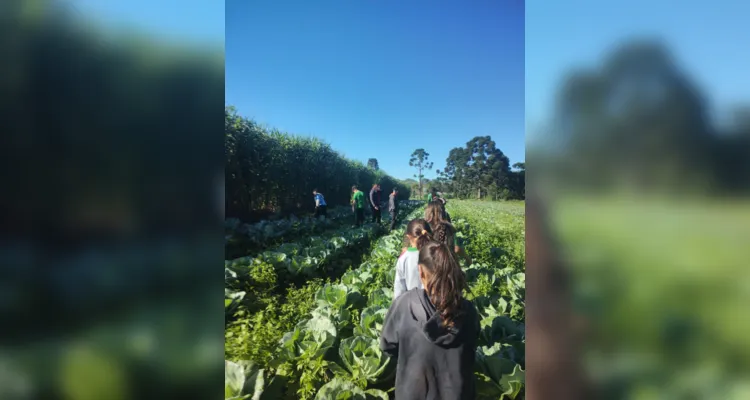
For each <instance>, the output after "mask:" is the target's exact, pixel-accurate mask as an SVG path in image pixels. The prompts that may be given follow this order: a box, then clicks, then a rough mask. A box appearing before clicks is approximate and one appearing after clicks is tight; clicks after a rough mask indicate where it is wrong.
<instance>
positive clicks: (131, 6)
mask: <svg viewBox="0 0 750 400" xmlns="http://www.w3.org/2000/svg"><path fill="white" fill-rule="evenodd" d="M59 1H61V2H63V3H66V4H69V5H73V6H74V7H75V9H76V10H77V11H79V12H80V14H81V15H85V16H86V15H90V16H92V17H94V18H93V19H94V20H95V21H97V22H98V23H100V24H103V25H105V26H107V27H109V28H111V29H119V28H138V29H139V30H144V31H145V32H146V33H154V34H157V35H158V36H159V37H162V38H165V39H171V40H178V41H190V42H197V43H201V44H223V43H224V2H223V1H220V0H219V1H217V0H59Z"/></svg>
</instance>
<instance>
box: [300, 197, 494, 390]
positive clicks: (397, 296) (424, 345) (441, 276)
mask: <svg viewBox="0 0 750 400" xmlns="http://www.w3.org/2000/svg"><path fill="white" fill-rule="evenodd" d="M313 195H314V196H315V216H316V217H318V216H324V217H325V216H326V212H327V211H326V208H327V206H326V202H325V199H324V197H323V195H322V194H321V193H319V192H318V190H317V189H316V190H314V191H313ZM397 196H398V190H397V189H396V188H393V189H392V191H391V194H390V196H389V199H388V211H389V213H390V214H391V230H393V229H394V227H395V225H396V221H397V217H398V198H397ZM365 201H366V200H365V194H364V193H363V192H362V191H361V190H359V188H358V187H357V186H356V185H355V186H352V197H351V205H352V211H353V213H354V225H355V226H361V225H362V224H363V223H364V219H365V217H364V209H365ZM367 203H368V204H369V207H370V208H371V210H372V222H373V223H381V208H382V207H383V202H382V198H381V188H380V185H379V184H377V183H376V184H374V185H372V189H371V190H370V193H369V196H367ZM446 203H447V201H446V200H445V199H444V198H443V197H442V196H440V195H439V194H438V193H437V191H436V190H434V189H433V190H431V192H430V193H429V195H428V205H427V208H426V209H425V213H424V218H417V219H414V220H412V221H409V223H408V224H407V226H406V233H405V235H404V247H403V249H402V251H401V254H400V256H399V257H398V260H397V261H396V272H395V277H394V287H393V298H394V300H393V303H392V304H391V307H390V309H389V310H388V313H387V314H386V317H385V320H384V322H383V329H382V332H381V337H380V348H381V350H383V351H384V352H385V353H387V354H388V355H390V356H392V357H397V362H396V393H395V395H396V398H397V399H432V398H435V399H438V398H439V399H469V398H474V397H475V388H474V372H473V371H474V353H475V351H476V348H477V336H478V335H479V328H480V325H479V316H478V313H477V311H476V308H475V307H474V305H473V304H472V303H471V302H470V301H468V300H466V299H465V298H464V297H463V291H464V289H466V288H467V284H466V277H465V275H464V272H463V271H462V270H461V265H460V263H459V260H460V259H463V260H465V262H466V265H467V266H469V265H471V262H472V260H471V257H469V255H468V254H467V253H466V251H465V250H464V249H463V247H461V246H460V245H458V244H457V243H456V229H455V227H454V226H453V225H452V223H451V219H450V215H449V214H448V212H447V211H446V209H445V206H446ZM407 366H408V367H407Z"/></svg>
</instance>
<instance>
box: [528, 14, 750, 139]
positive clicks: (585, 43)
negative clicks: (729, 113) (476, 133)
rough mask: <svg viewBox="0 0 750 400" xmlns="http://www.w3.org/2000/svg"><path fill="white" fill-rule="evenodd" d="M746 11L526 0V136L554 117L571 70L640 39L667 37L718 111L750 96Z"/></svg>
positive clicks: (677, 56) (669, 43) (667, 42)
mask: <svg viewBox="0 0 750 400" xmlns="http://www.w3.org/2000/svg"><path fill="white" fill-rule="evenodd" d="M748 15H750V3H748V2H743V1H722V2H713V3H710V2H701V1H676V0H660V1H647V0H629V1H624V0H610V1H594V0H566V1H544V0H531V1H527V2H526V62H525V65H526V104H525V111H526V122H527V127H528V128H529V129H530V130H529V131H528V132H527V137H528V138H529V139H530V138H531V137H532V135H533V129H534V128H535V127H536V126H538V124H539V123H541V122H543V121H544V119H546V118H547V116H548V115H549V113H550V111H551V107H552V102H553V100H554V94H555V91H556V90H557V87H558V85H559V84H560V83H561V82H562V81H561V78H562V76H563V74H564V73H566V71H568V70H569V69H570V68H571V67H573V66H584V67H586V66H596V65H597V64H598V63H599V62H600V60H601V58H602V57H603V55H604V54H605V53H606V52H607V51H608V50H610V49H612V47H613V45H614V44H616V43H619V42H621V39H624V38H632V37H635V36H652V37H657V38H660V39H662V40H663V41H665V43H666V44H667V45H669V47H670V49H671V50H672V52H673V55H674V56H675V57H676V60H677V61H678V63H679V66H680V67H681V68H683V70H684V71H687V73H688V74H689V75H690V77H691V78H693V80H694V81H695V82H696V83H697V84H698V85H699V87H700V88H701V89H702V91H703V93H704V95H706V96H707V98H708V99H709V101H710V102H711V103H713V105H714V106H715V107H717V108H718V109H716V110H713V111H714V112H717V111H718V112H720V111H721V109H722V108H725V107H728V106H731V105H732V104H734V103H737V102H742V101H746V100H750V79H749V78H748V71H750V52H748V50H747V49H748V46H747V41H748V38H750V25H749V24H748V18H747V16H748Z"/></svg>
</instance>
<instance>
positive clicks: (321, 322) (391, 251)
mask: <svg viewBox="0 0 750 400" xmlns="http://www.w3.org/2000/svg"><path fill="white" fill-rule="evenodd" d="M419 211H421V210H417V212H419ZM417 212H415V215H413V216H417V215H416V213H417ZM456 216H457V217H459V221H457V223H458V224H457V225H458V226H459V229H462V227H463V228H467V227H469V226H468V223H466V222H465V221H462V220H461V219H460V217H461V212H456ZM469 228H470V227H469ZM403 234H404V230H403V228H401V229H399V230H398V231H395V232H392V233H391V234H389V235H386V236H384V237H382V238H380V239H379V240H378V242H377V244H376V245H375V246H374V248H373V250H372V252H371V254H370V257H369V258H368V259H367V260H366V261H365V262H364V263H362V265H361V266H360V267H359V268H358V269H356V270H352V271H349V272H347V273H345V274H344V275H343V276H342V277H341V279H340V280H339V281H338V282H337V283H331V284H326V285H324V286H323V287H321V288H320V289H319V290H318V291H317V293H315V297H314V299H315V305H314V306H313V308H312V309H311V310H310V311H309V313H308V314H309V316H308V318H306V319H304V320H303V321H302V322H299V323H298V324H297V325H296V326H294V328H293V329H292V330H291V331H289V332H287V333H286V334H285V335H284V336H283V337H282V339H281V340H280V342H279V345H280V350H279V352H278V353H277V354H275V355H274V357H273V362H272V363H271V364H270V365H268V366H263V365H258V364H254V363H252V362H229V361H228V362H227V384H228V385H227V388H228V393H227V397H232V396H237V395H239V393H256V394H257V396H258V398H306V399H309V398H312V397H313V396H315V398H319V399H327V398H359V399H366V398H381V399H387V398H388V392H390V391H391V390H392V388H393V385H394V381H393V379H394V373H395V360H391V359H390V358H389V357H387V356H386V355H385V354H383V353H382V352H381V351H380V348H379V342H378V338H379V336H380V329H381V328H382V323H383V319H384V317H385V314H386V312H387V310H388V307H389V306H390V304H391V301H392V296H393V294H392V287H393V277H394V268H395V260H396V258H397V257H398V255H399V254H400V251H401V247H402V238H403ZM462 234H464V236H466V239H467V241H468V242H471V241H472V240H476V239H481V237H478V235H483V234H484V235H492V232H482V233H476V231H471V230H468V231H462ZM466 274H467V279H468V281H469V282H470V290H469V291H468V294H467V295H468V297H469V298H470V299H471V300H472V301H473V302H474V304H475V305H476V307H477V309H478V311H479V313H480V315H481V317H482V319H481V328H482V330H481V334H480V338H479V345H480V347H479V348H478V350H477V353H476V361H477V362H476V377H477V385H478V392H479V398H481V399H490V398H493V399H497V398H500V397H502V396H507V397H508V398H519V397H521V396H523V395H522V393H523V381H524V378H523V377H524V371H523V368H524V365H525V361H524V360H525V356H524V347H525V329H524V325H523V323H521V322H520V321H521V320H522V319H523V296H524V286H525V281H524V279H523V277H524V275H523V273H522V272H521V271H520V270H519V269H518V268H517V267H516V266H514V265H511V266H508V267H498V266H497V265H488V264H482V263H478V264H476V265H473V266H472V267H470V268H468V269H466ZM263 367H265V368H267V370H265V371H264V370H263V369H262V368H263ZM251 378H252V379H251ZM266 378H270V380H269V381H268V382H266V381H265V379H266ZM229 392H231V393H229Z"/></svg>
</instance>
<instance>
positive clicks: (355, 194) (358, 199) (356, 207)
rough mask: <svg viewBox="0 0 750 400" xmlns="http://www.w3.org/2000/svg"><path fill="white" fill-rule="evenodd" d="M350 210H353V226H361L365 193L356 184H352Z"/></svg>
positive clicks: (363, 217) (363, 220) (363, 218)
mask: <svg viewBox="0 0 750 400" xmlns="http://www.w3.org/2000/svg"><path fill="white" fill-rule="evenodd" d="M352 211H354V226H355V227H357V226H362V224H363V223H364V222H365V194H364V193H362V191H361V190H359V188H358V187H357V185H354V186H352Z"/></svg>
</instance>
